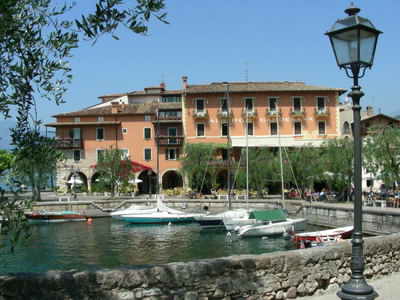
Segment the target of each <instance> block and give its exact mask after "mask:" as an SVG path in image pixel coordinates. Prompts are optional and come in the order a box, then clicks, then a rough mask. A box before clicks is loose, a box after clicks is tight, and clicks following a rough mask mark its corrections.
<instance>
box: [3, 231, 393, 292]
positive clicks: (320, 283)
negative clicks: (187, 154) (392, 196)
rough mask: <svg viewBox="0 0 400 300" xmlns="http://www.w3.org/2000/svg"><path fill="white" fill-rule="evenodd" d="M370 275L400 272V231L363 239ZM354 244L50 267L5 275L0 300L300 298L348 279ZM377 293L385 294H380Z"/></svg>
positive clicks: (329, 289)
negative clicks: (128, 264) (134, 265)
mask: <svg viewBox="0 0 400 300" xmlns="http://www.w3.org/2000/svg"><path fill="white" fill-rule="evenodd" d="M364 254H365V261H366V265H365V276H366V278H367V279H371V278H377V277H380V276H384V275H387V274H390V273H392V272H398V271H399V270H400V260H399V257H400V256H399V255H400V234H392V235H388V236H381V237H370V238H366V239H365V243H364ZM350 258H351V243H350V242H349V241H342V242H340V243H338V244H336V245H332V246H328V247H324V248H311V249H302V250H293V251H286V252H276V253H271V254H261V255H242V256H231V257H225V258H218V259H208V260H198V261H193V262H188V263H170V264H164V265H156V266H148V267H143V268H141V269H114V270H101V271H93V272H89V271H87V272H86V271H84V272H79V271H66V272H62V271H49V272H47V273H43V274H8V275H3V276H0V287H1V288H0V299H4V300H6V299H7V300H8V299H33V300H35V299H40V300H47V299H52V300H53V299H59V300H60V299H65V300H66V299H74V300H75V299H79V300H82V299H110V300H131V299H132V300H134V299H135V300H136V299H141V300H158V299H160V300H161V299H165V300H168V299H171V300H212V299H216V300H217V299H222V300H233V299H250V300H255V299H265V300H267V299H268V300H274V299H277V300H278V299H296V298H299V297H302V296H307V295H316V294H317V295H318V294H319V295H320V294H323V293H326V292H331V291H334V290H337V289H338V288H339V286H340V285H341V284H342V283H344V282H346V281H348V280H349V279H350V274H351V273H350ZM377 292H378V293H379V291H377Z"/></svg>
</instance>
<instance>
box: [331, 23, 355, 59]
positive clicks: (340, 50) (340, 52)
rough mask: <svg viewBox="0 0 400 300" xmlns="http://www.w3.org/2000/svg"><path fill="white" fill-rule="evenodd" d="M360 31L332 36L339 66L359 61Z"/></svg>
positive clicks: (350, 31)
mask: <svg viewBox="0 0 400 300" xmlns="http://www.w3.org/2000/svg"><path fill="white" fill-rule="evenodd" d="M357 33H358V30H357V29H354V30H349V31H345V32H341V33H337V34H335V35H332V36H331V39H332V44H333V47H334V50H335V54H336V59H337V63H338V65H346V64H351V63H356V62H358V61H359V57H358V50H357V48H358V34H357Z"/></svg>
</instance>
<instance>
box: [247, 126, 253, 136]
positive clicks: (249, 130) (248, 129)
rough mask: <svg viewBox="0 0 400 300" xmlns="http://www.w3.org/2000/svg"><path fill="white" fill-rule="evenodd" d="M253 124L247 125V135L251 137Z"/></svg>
mask: <svg viewBox="0 0 400 300" xmlns="http://www.w3.org/2000/svg"><path fill="white" fill-rule="evenodd" d="M253 133H254V132H253V123H247V135H253Z"/></svg>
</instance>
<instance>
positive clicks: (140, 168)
mask: <svg viewBox="0 0 400 300" xmlns="http://www.w3.org/2000/svg"><path fill="white" fill-rule="evenodd" d="M131 164H132V172H133V173H137V172H140V171H144V170H152V168H151V167H149V166H146V165H144V164H141V163H139V162H137V161H131ZM90 167H91V168H96V165H91V166H90Z"/></svg>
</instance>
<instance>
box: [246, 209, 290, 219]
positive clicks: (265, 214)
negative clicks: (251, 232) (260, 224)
mask: <svg viewBox="0 0 400 300" xmlns="http://www.w3.org/2000/svg"><path fill="white" fill-rule="evenodd" d="M249 219H256V220H258V221H272V222H277V221H285V220H286V214H285V212H284V211H283V210H282V209H271V210H255V211H252V212H251V213H250V215H249Z"/></svg>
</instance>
